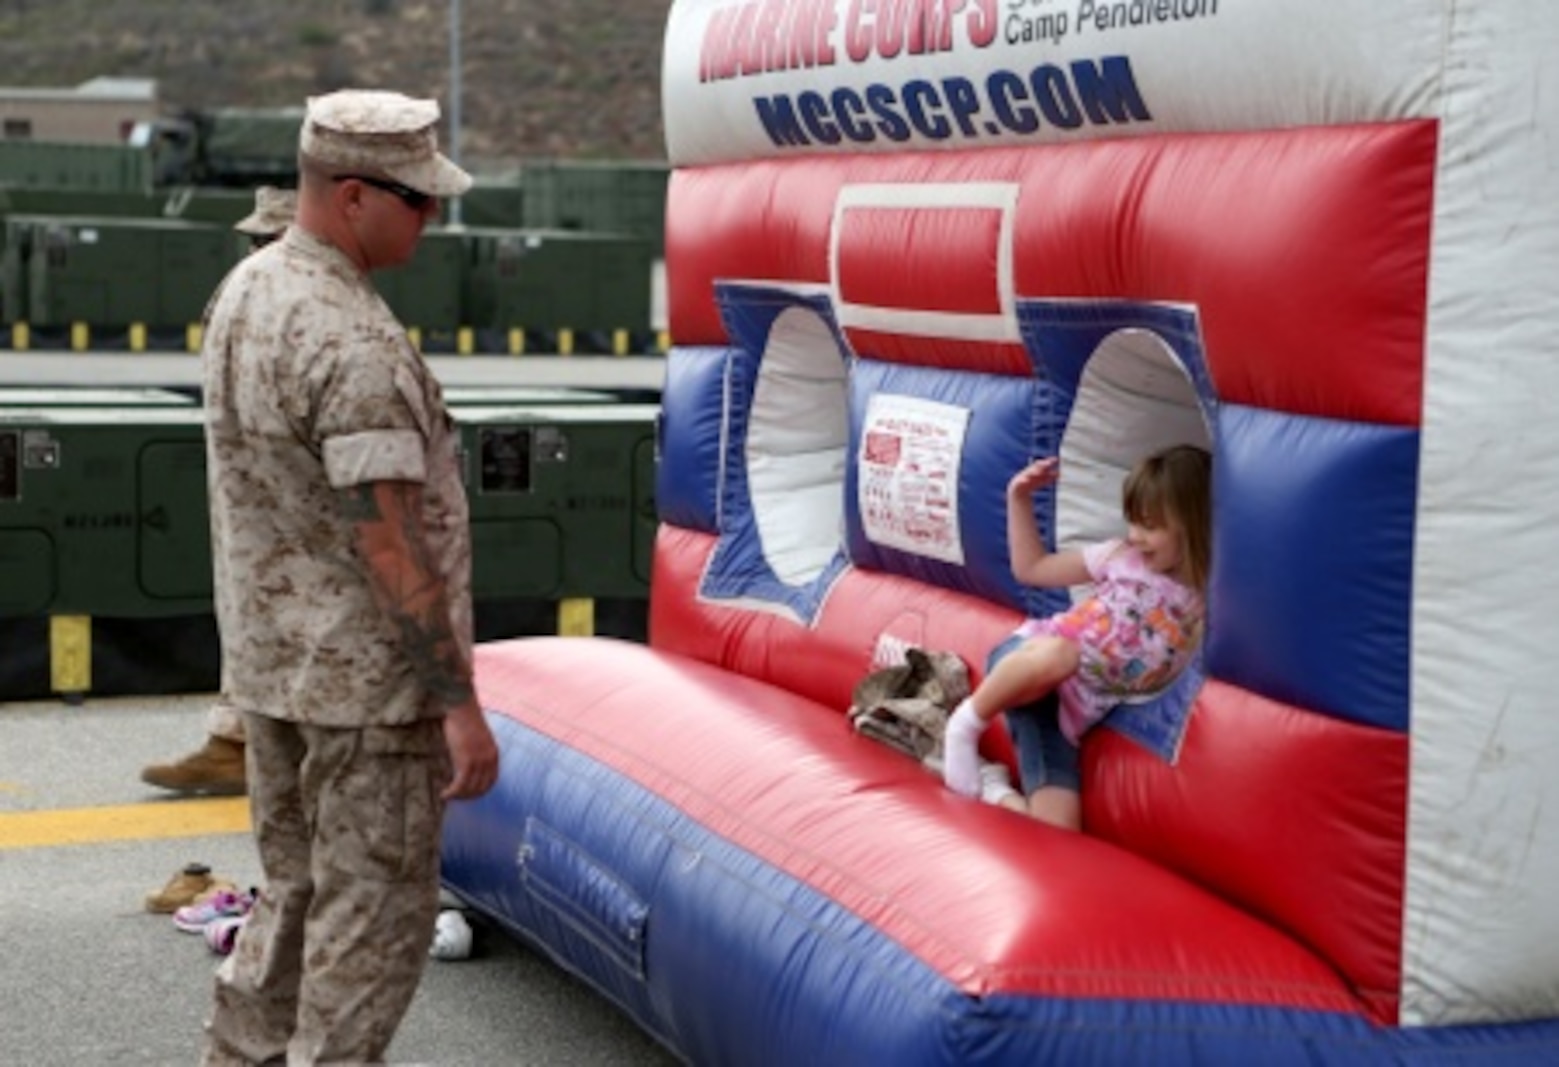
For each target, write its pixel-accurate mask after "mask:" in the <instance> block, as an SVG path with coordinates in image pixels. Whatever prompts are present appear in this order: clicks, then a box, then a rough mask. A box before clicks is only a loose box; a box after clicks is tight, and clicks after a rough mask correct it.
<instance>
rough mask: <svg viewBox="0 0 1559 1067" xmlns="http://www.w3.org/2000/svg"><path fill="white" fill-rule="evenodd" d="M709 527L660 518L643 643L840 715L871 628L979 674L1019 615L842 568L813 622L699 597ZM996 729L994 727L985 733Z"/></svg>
mask: <svg viewBox="0 0 1559 1067" xmlns="http://www.w3.org/2000/svg"><path fill="white" fill-rule="evenodd" d="M714 546H715V538H714V536H713V535H710V534H704V533H698V532H695V531H692V530H684V529H680V528H678V527H675V526H668V525H665V524H662V526H661V528H660V531H659V533H658V534H657V537H656V543H655V569H654V578H653V580H652V581H651V583H650V643H651V644H653V645H654V646H655V647H656V648H660V649H664V650H666V651H668V652H676V653H678V654H679V655H684V656H691V657H692V658H694V659H699V660H703V661H704V662H706V663H711V664H714V665H715V666H717V667H723V668H725V669H726V670H729V671H735V672H736V673H738V674H745V675H747V676H748V677H750V678H757V679H759V680H761V681H765V682H770V683H772V684H774V685H778V686H781V687H782V688H785V689H789V690H791V691H792V692H794V693H798V694H800V695H801V696H803V697H805V698H807V699H808V700H811V701H815V702H817V703H819V704H822V705H824V706H826V707H830V708H834V709H836V710H837V711H838V712H839V714H840V715H843V714H844V713H845V711H846V710H847V709H848V708H849V706H850V694H851V691H852V690H853V689H854V688H855V683H856V682H858V681H860V680H861V678H863V677H864V676H865V675H866V674H867V672H869V671H870V670H871V669H872V667H873V657H874V655H875V654H876V652H877V635H878V634H882V635H884V636H885V637H886V638H888V639H889V640H891V641H893V642H894V643H895V644H898V645H900V646H909V645H915V646H918V647H921V648H929V649H936V650H938V651H944V652H954V653H957V654H958V655H959V656H960V657H962V659H963V661H964V663H966V664H967V665H968V666H969V676H970V679H971V680H972V681H978V680H979V678H980V677H981V675H982V672H983V670H984V667H985V657H986V656H987V655H989V653H990V650H991V649H993V648H995V647H996V645H998V644H999V643H1001V641H1002V639H1003V638H1005V637H1006V636H1007V635H1008V634H1010V633H1012V631H1013V630H1014V629H1015V628H1016V627H1017V625H1018V623H1019V622H1021V621H1022V616H1020V615H1018V614H1017V613H1016V612H1014V611H1010V610H1008V609H1006V608H1001V607H998V606H997V605H995V604H992V603H991V602H990V601H987V600H980V599H977V598H975V597H971V596H966V595H964V594H962V593H956V592H953V591H952V590H949V589H941V588H939V587H937V586H932V585H926V584H924V583H922V582H917V581H913V580H911V579H908V578H900V577H897V576H895V575H891V574H882V573H879V572H874V571H863V570H855V569H852V570H849V571H846V572H845V574H844V575H843V576H842V577H841V578H840V579H839V581H838V583H837V584H836V585H835V586H834V589H833V591H832V592H830V593H829V595H828V600H827V601H826V603H825V604H824V606H823V610H822V611H821V612H820V613H819V614H818V617H817V620H816V622H815V623H814V624H813V625H812V626H811V627H807V626H803V625H802V624H801V623H799V622H796V621H795V620H793V619H790V618H787V617H784V616H780V615H775V614H770V613H768V612H755V611H751V610H748V609H746V608H732V607H728V606H726V605H723V604H718V603H712V602H709V601H704V600H700V599H699V597H698V583H699V580H700V578H701V577H702V575H703V572H704V566H705V564H706V563H707V562H708V559H709V554H710V553H711V552H712V551H714ZM993 732H995V731H993Z"/></svg>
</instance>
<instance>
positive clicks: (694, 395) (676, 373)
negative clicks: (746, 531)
mask: <svg viewBox="0 0 1559 1067" xmlns="http://www.w3.org/2000/svg"><path fill="white" fill-rule="evenodd" d="M731 358H732V353H731V350H730V349H727V348H673V349H672V350H671V351H670V352H669V353H667V355H666V384H665V388H664V390H663V391H662V393H661V401H660V433H659V446H660V461H659V462H658V463H657V464H656V471H655V505H656V508H657V510H658V512H659V514H660V516H661V518H662V519H664V520H665V521H667V522H670V523H672V524H674V525H677V526H682V527H685V528H686V529H690V530H702V531H704V532H705V533H714V532H715V531H716V530H717V529H718V523H719V496H718V493H719V485H720V458H721V457H720V442H721V440H722V435H721V433H720V424H721V421H722V420H723V419H724V418H725V378H726V368H727V367H728V366H729V364H730V361H731Z"/></svg>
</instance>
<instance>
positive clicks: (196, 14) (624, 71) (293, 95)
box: [0, 0, 669, 171]
mask: <svg viewBox="0 0 1559 1067" xmlns="http://www.w3.org/2000/svg"><path fill="white" fill-rule="evenodd" d="M459 6H460V16H461V32H460V52H461V71H462V79H461V80H462V93H461V112H462V122H461V140H460V147H461V155H462V157H463V160H464V161H465V162H466V163H467V164H468V165H469V166H471V167H472V169H477V170H484V171H500V170H503V169H505V168H506V167H508V166H511V165H512V164H513V163H514V162H515V161H517V160H519V159H525V158H532V159H534V158H538V157H550V158H564V159H663V158H664V157H665V144H664V134H663V128H662V125H661V117H660V66H661V55H660V50H661V36H662V33H663V32H664V29H665V20H666V12H667V10H668V8H669V0H625V2H610V0H462V2H461V4H460V5H459ZM449 29H450V5H449V3H448V2H447V0H257V2H255V3H248V4H241V3H230V2H225V0H224V2H217V0H0V71H3V72H4V73H3V74H0V83H3V84H5V85H7V86H31V87H67V86H73V85H76V84H79V83H80V82H83V81H86V80H88V79H90V78H93V77H98V76H118V77H142V78H155V79H156V80H157V82H158V89H159V95H160V97H161V100H162V104H163V107H164V109H165V110H167V111H169V112H170V113H172V112H177V111H180V110H182V109H185V108H209V107H274V106H291V105H297V104H301V103H302V102H303V100H304V98H306V97H307V96H309V95H311V94H316V93H321V92H326V91H329V90H332V89H338V88H342V87H345V86H354V87H363V88H387V89H399V90H402V91H404V92H408V93H412V94H414V95H418V96H432V97H436V98H438V99H439V100H440V101H441V102H443V104H444V107H445V112H446V114H447V113H448V112H449V84H450V79H449V60H450V39H449Z"/></svg>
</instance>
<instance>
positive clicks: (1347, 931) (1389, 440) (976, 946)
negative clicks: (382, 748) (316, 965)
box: [444, 0, 1559, 1067]
mask: <svg viewBox="0 0 1559 1067" xmlns="http://www.w3.org/2000/svg"><path fill="white" fill-rule="evenodd" d="M1556 55H1559V8H1555V7H1554V6H1552V4H1551V0H1479V2H1478V3H1455V2H1452V0H1328V2H1327V3H1325V4H1317V3H1313V2H1308V0H1260V2H1257V0H1123V2H1107V0H1000V2H997V0H677V2H675V3H674V4H673V5H672V6H671V11H670V18H669V22H668V28H667V38H666V48H665V68H664V106H665V117H666V131H667V138H668V144H669V155H670V159H671V161H672V163H673V165H674V168H675V170H674V175H673V179H672V183H671V188H670V193H669V202H668V212H667V269H668V277H669V290H670V301H671V326H672V334H673V338H674V341H675V345H674V349H673V351H672V352H671V353H670V355H669V357H668V365H667V377H666V383H665V390H664V402H663V408H662V425H661V428H660V431H661V434H660V453H659V473H658V484H657V490H658V493H657V499H658V508H659V515H660V527H659V534H658V540H657V543H656V546H655V558H654V572H653V582H652V593H651V598H652V606H651V619H650V640H649V643H648V645H638V644H632V643H627V642H619V641H611V640H606V639H582V638H575V639H569V638H534V639H525V640H516V641H511V642H502V643H495V644H490V645H487V646H484V647H481V648H480V649H479V650H478V653H477V665H476V669H477V681H478V686H479V689H480V693H481V698H482V701H483V703H484V706H485V707H486V708H488V709H489V714H490V716H491V720H492V723H493V725H494V729H495V730H496V732H497V734H498V737H499V740H500V743H501V745H502V748H503V771H502V775H501V778H500V781H499V783H498V785H497V786H496V788H495V789H494V790H493V791H492V793H491V794H489V795H488V796H486V797H484V798H482V799H481V800H479V801H476V802H472V803H468V804H461V805H457V806H456V807H455V808H453V809H452V810H451V812H450V814H449V818H448V822H447V830H446V843H445V851H444V860H445V879H446V883H447V885H448V886H449V887H450V888H451V889H452V890H453V891H454V892H455V893H457V894H458V895H459V896H460V897H461V898H463V899H464V900H465V901H466V902H467V903H469V904H470V905H471V906H472V907H474V908H476V909H478V910H480V911H481V912H483V913H485V914H487V915H488V916H491V917H492V918H494V919H495V920H497V921H498V922H499V923H501V924H502V925H503V926H505V927H506V928H508V929H509V930H511V931H513V932H515V933H516V934H518V935H519V936H521V937H522V938H524V939H525V940H526V941H528V942H529V943H531V944H533V945H536V946H538V947H539V948H540V949H541V950H543V951H545V952H546V953H548V954H549V955H551V956H552V957H553V958H554V959H556V960H557V961H558V962H559V963H560V964H561V965H562V966H564V967H566V968H568V969H569V970H571V971H572V972H574V973H576V974H578V975H579V976H581V977H582V978H583V979H584V980H585V981H586V982H588V983H589V984H590V985H591V986H593V987H594V988H595V989H597V990H599V991H600V992H601V993H602V994H603V995H605V996H607V997H609V998H610V999H611V1000H613V1001H614V1002H615V1003H617V1004H618V1005H620V1006H621V1008H622V1009H623V1010H624V1011H625V1012H627V1013H628V1014H629V1015H631V1016H632V1017H633V1018H634V1019H635V1020H637V1022H638V1023H639V1024H640V1025H642V1026H643V1027H644V1028H645V1029H646V1030H648V1031H649V1032H651V1033H653V1034H654V1035H655V1036H656V1037H657V1038H658V1039H659V1040H660V1041H661V1042H662V1043H663V1044H664V1045H665V1046H666V1047H667V1048H668V1049H669V1050H671V1051H672V1052H673V1053H674V1054H676V1055H677V1056H679V1057H681V1058H682V1059H684V1060H686V1061H688V1062H690V1063H697V1064H709V1065H742V1067H747V1065H760V1064H762V1065H768V1064H772V1065H787V1067H791V1065H801V1064H807V1065H812V1064H830V1065H833V1064H840V1065H886V1064H892V1065H894V1067H907V1065H918V1064H927V1065H929V1064H1078V1063H1087V1064H1106V1065H1109V1064H1148V1065H1155V1067H1162V1065H1172V1064H1182V1065H1195V1067H1207V1065H1217V1064H1228V1065H1237V1067H1249V1065H1251V1064H1261V1065H1263V1067H1280V1065H1306V1067H1314V1065H1317V1064H1328V1065H1330V1064H1418V1063H1426V1064H1436V1065H1444V1064H1467V1065H1473V1064H1476V1065H1480V1067H1482V1065H1486V1064H1541V1063H1559V896H1556V894H1559V773H1556V772H1555V768H1554V765H1555V761H1556V758H1559V659H1556V657H1555V655H1554V653H1553V651H1552V647H1553V646H1552V645H1551V641H1552V642H1553V644H1554V645H1559V606H1556V605H1559V579H1556V577H1555V574H1556V573H1559V572H1556V571H1555V570H1554V569H1553V556H1554V554H1555V551H1556V550H1559V459H1556V457H1559V421H1556V420H1555V418H1554V416H1553V410H1554V408H1553V399H1552V398H1553V397H1554V396H1555V395H1559V78H1556V77H1554V76H1552V74H1551V72H1549V71H1548V70H1547V69H1546V68H1547V66H1548V64H1549V63H1550V62H1551V61H1552V59H1553V57H1554V56H1556ZM1174 442H1190V443H1197V444H1201V445H1203V446H1205V447H1207V448H1209V449H1210V450H1211V451H1212V452H1213V454H1214V466H1213V478H1214V497H1215V501H1214V509H1215V517H1214V544H1213V569H1212V576H1211V580H1210V585H1209V591H1208V624H1207V629H1206V635H1205V640H1204V641H1203V643H1202V645H1201V649H1200V652H1199V657H1198V661H1197V663H1196V665H1195V667H1194V668H1192V669H1188V670H1187V671H1186V672H1185V673H1183V674H1182V675H1181V676H1180V677H1179V678H1178V679H1177V680H1176V682H1175V683H1174V684H1173V685H1172V686H1171V688H1170V689H1169V690H1168V691H1165V692H1161V693H1159V694H1156V695H1155V696H1154V697H1153V698H1152V699H1150V700H1147V701H1145V702H1143V703H1138V704H1129V705H1123V706H1121V707H1119V708H1117V709H1116V710H1115V711H1113V712H1112V713H1111V714H1110V716H1109V718H1108V719H1107V720H1106V721H1105V723H1104V724H1102V725H1101V726H1100V727H1098V728H1097V729H1095V730H1093V731H1091V732H1090V733H1089V734H1088V735H1087V737H1086V738H1085V742H1084V747H1083V814H1084V832H1083V833H1081V834H1072V833H1067V832H1064V831H1058V830H1054V829H1051V828H1049V827H1046V826H1043V825H1041V824H1039V823H1036V822H1034V821H1032V820H1029V819H1026V818H1024V817H1022V816H1020V815H1015V814H1013V813H1011V812H1008V811H1006V810H1003V809H1000V808H997V807H993V806H990V805H986V804H981V803H979V802H977V801H972V800H967V799H964V798H961V797H959V796H956V795H954V794H953V793H952V792H950V791H949V790H947V789H945V788H944V787H943V786H942V784H941V782H940V780H939V779H938V778H937V777H936V775H934V774H932V773H929V772H928V771H927V770H925V769H924V768H923V767H922V766H921V765H920V764H919V763H918V762H917V761H916V760H914V759H911V758H907V757H906V756H905V754H903V753H902V752H900V751H897V750H895V749H894V748H892V747H890V746H888V745H884V744H882V743H880V741H878V740H876V739H873V738H870V737H866V736H862V735H861V734H859V733H857V732H855V731H854V730H852V728H851V724H850V719H849V716H848V715H847V711H848V708H849V705H850V702H851V697H852V692H853V691H854V687H855V686H856V685H857V684H858V683H859V682H860V680H861V679H862V678H863V677H865V676H867V675H868V674H870V673H871V672H872V671H873V670H875V669H878V668H882V667H884V666H887V665H891V664H894V663H896V662H900V661H901V660H903V658H904V657H905V655H906V653H907V652H909V651H910V650H913V649H920V650H925V651H930V652H937V653H953V654H955V655H956V656H958V657H959V658H960V659H961V660H962V661H963V662H964V663H965V664H967V665H968V668H969V670H970V672H971V674H972V675H973V676H974V677H975V678H978V677H979V676H980V673H981V672H982V671H983V670H984V669H986V666H985V664H986V657H987V655H988V654H989V653H990V651H991V649H992V648H993V647H994V646H995V645H997V644H998V643H999V642H1000V641H1001V640H1002V639H1003V638H1004V637H1005V636H1006V635H1007V634H1008V633H1009V632H1010V631H1011V630H1012V629H1013V627H1014V626H1015V625H1016V624H1017V622H1018V621H1019V620H1020V619H1021V618H1023V617H1024V616H1026V615H1043V614H1046V613H1048V612H1052V611H1054V610H1056V609H1058V608H1060V607H1062V606H1064V604H1065V603H1066V597H1065V595H1064V594H1058V593H1055V592H1039V591H1036V590H1031V589H1027V588H1024V587H1021V586H1019V585H1018V584H1016V583H1015V582H1014V580H1013V578H1012V577H1011V575H1010V573H1009V565H1008V559H1007V548H1006V542H1005V519H1004V514H1005V513H1004V487H1005V485H1006V482H1007V480H1008V478H1009V477H1010V476H1011V475H1012V474H1013V473H1014V472H1015V471H1017V470H1018V469H1019V468H1020V467H1021V466H1022V465H1023V464H1024V463H1025V462H1027V461H1028V460H1029V459H1031V458H1032V457H1035V456H1041V455H1050V454H1059V455H1060V456H1061V457H1062V472H1063V473H1062V478H1061V481H1060V483H1059V484H1058V485H1057V486H1055V487H1054V488H1053V489H1050V490H1046V491H1045V492H1044V493H1042V494H1040V495H1039V496H1038V497H1036V509H1037V512H1038V517H1039V518H1040V520H1041V523H1042V525H1043V528H1044V529H1045V530H1046V531H1047V533H1048V535H1050V536H1051V537H1052V539H1053V541H1054V543H1055V544H1057V545H1063V546H1064V545H1068V544H1074V543H1077V542H1079V541H1085V540H1092V539H1096V538H1099V537H1102V536H1108V535H1110V534H1112V533H1115V532H1117V531H1118V530H1119V527H1120V521H1121V520H1120V514H1119V512H1120V497H1119V493H1120V483H1121V477H1122V474H1123V473H1124V471H1125V470H1126V469H1127V468H1128V467H1129V466H1130V464H1131V463H1132V461H1133V460H1135V459H1136V458H1137V457H1139V456H1141V455H1143V454H1145V453H1147V452H1149V451H1151V450H1153V449H1155V448H1158V447H1160V446H1162V445H1165V444H1169V443H1174ZM984 744H985V753H986V755H987V757H989V758H991V759H996V760H1008V761H1010V760H1011V758H1012V754H1011V749H1010V743H1009V742H1008V740H1007V738H1006V736H1005V733H1004V732H1003V729H1002V728H1001V727H999V726H995V727H993V728H992V730H991V731H989V732H988V733H987V736H986V738H985V741H984Z"/></svg>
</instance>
